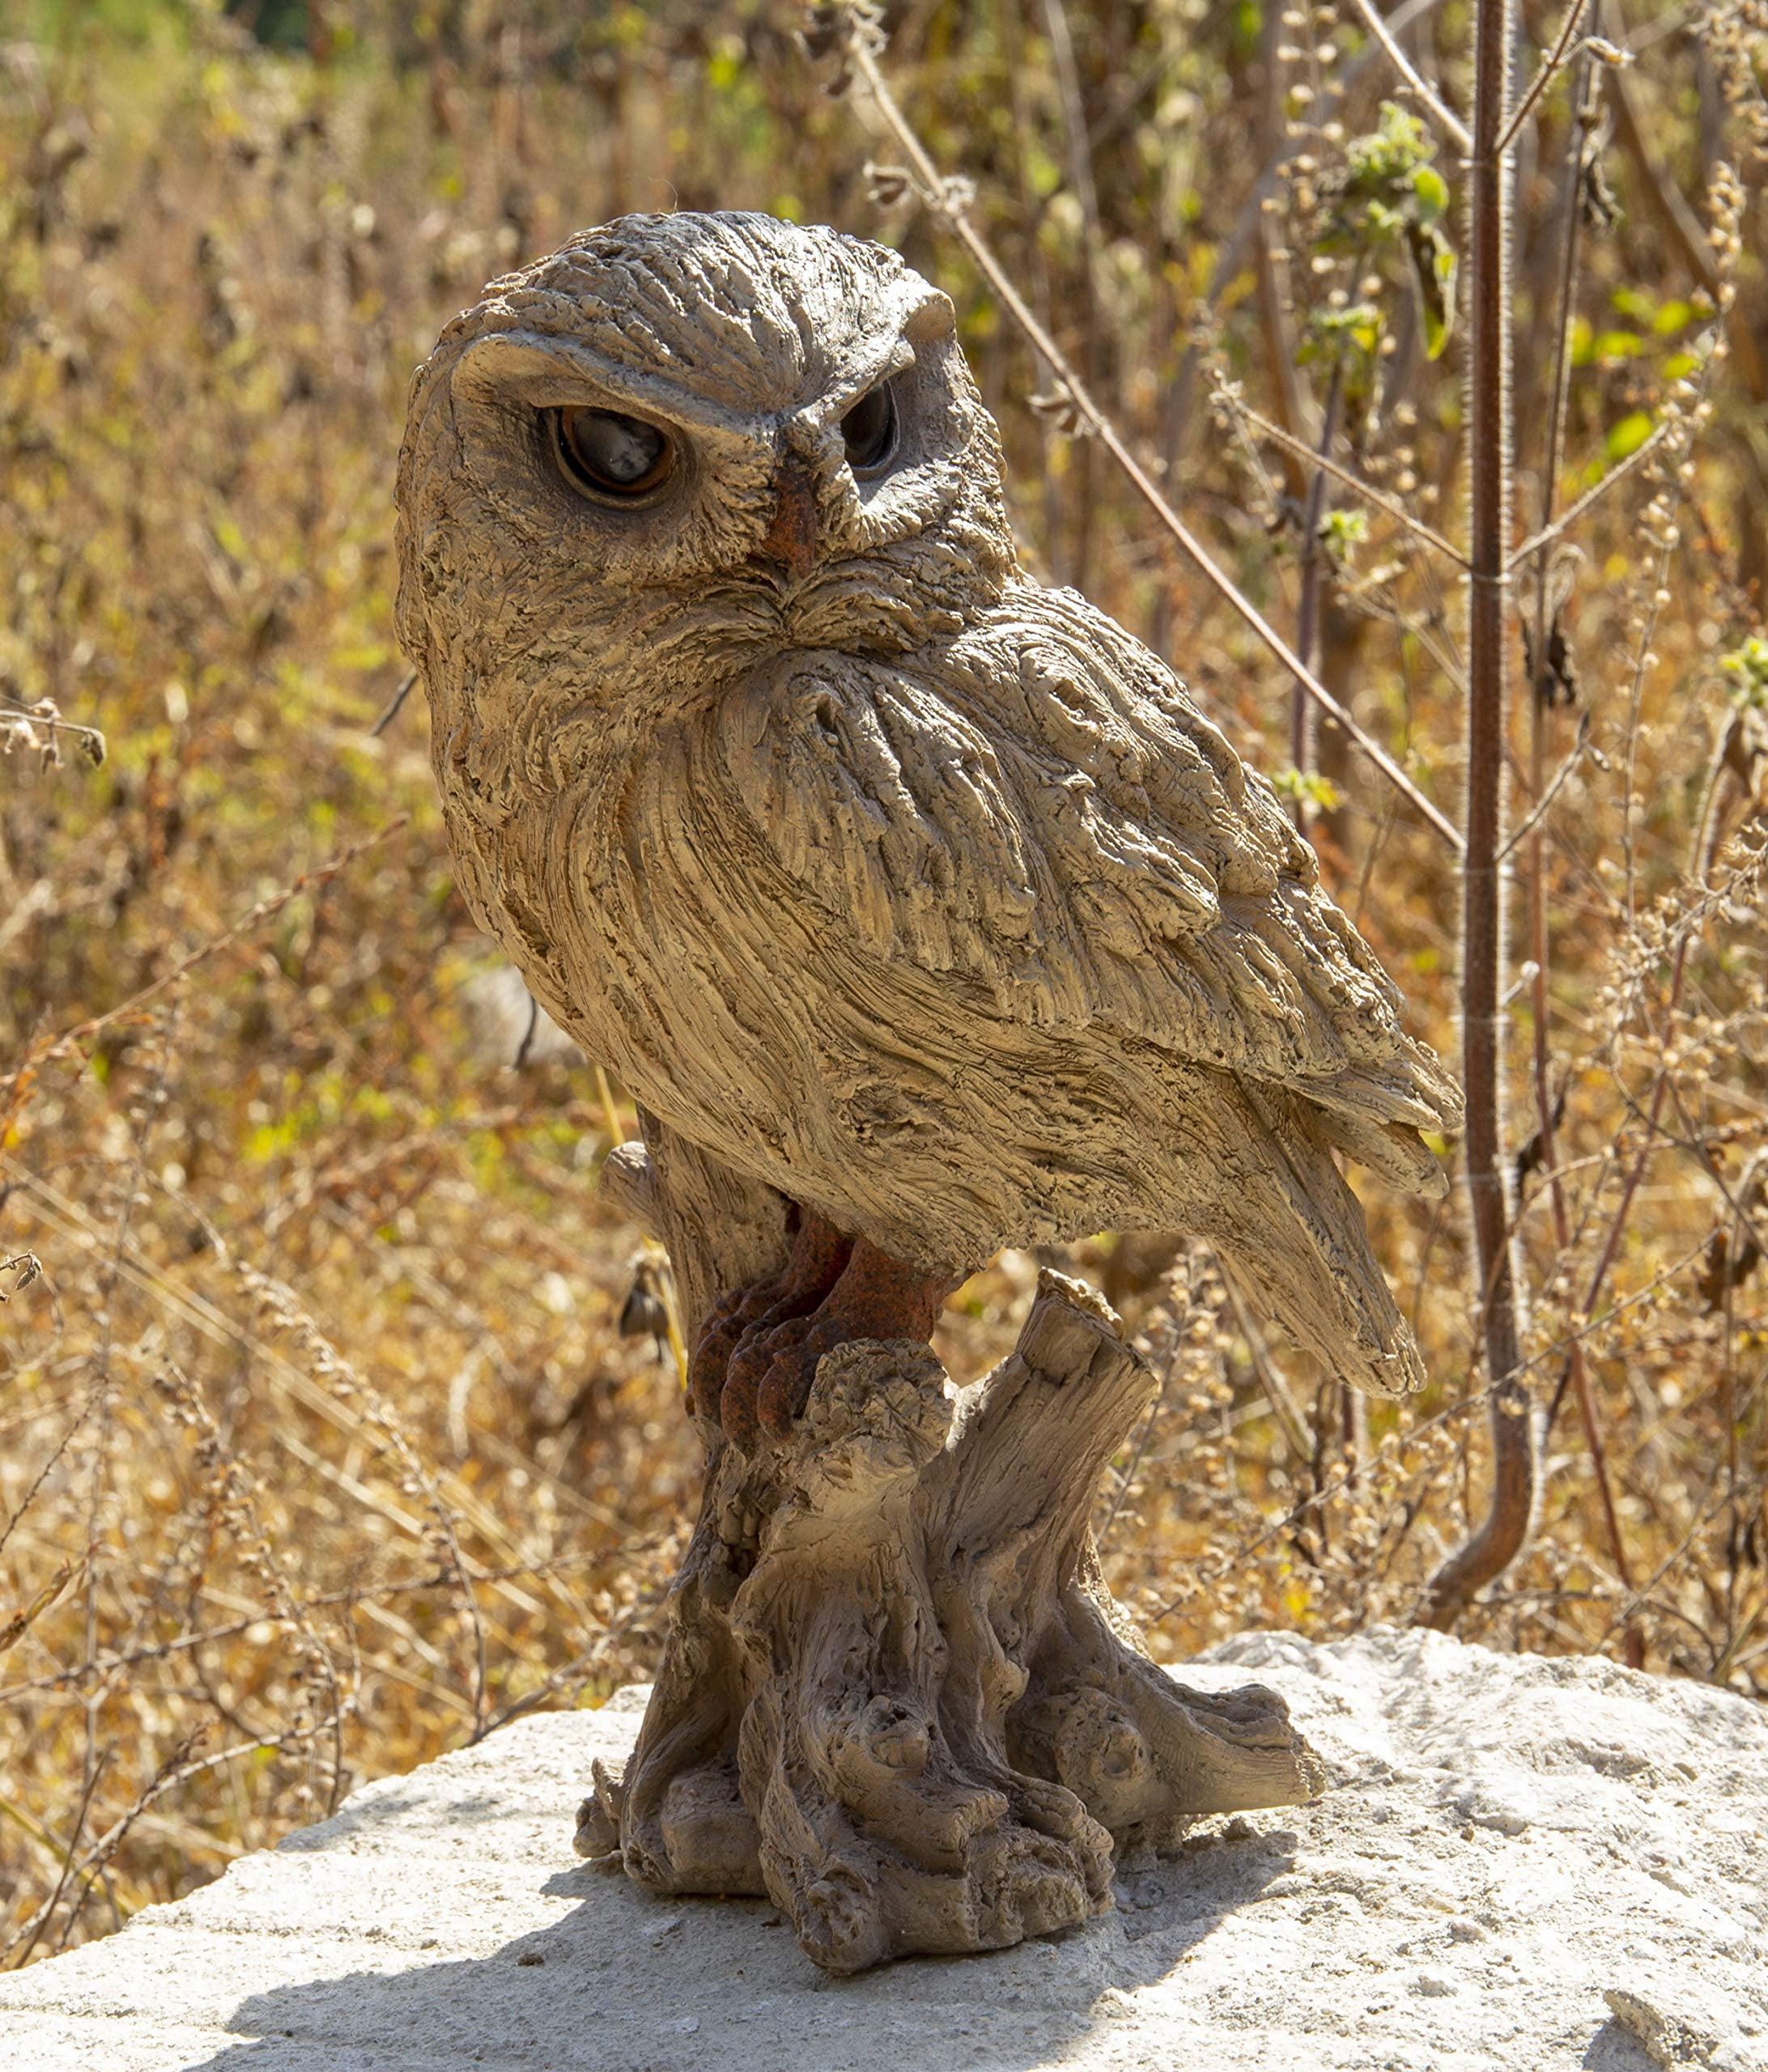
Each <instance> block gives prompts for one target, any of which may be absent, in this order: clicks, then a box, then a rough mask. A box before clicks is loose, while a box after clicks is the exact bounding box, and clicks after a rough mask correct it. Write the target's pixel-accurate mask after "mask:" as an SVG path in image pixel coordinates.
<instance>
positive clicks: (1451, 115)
mask: <svg viewBox="0 0 1768 2072" xmlns="http://www.w3.org/2000/svg"><path fill="white" fill-rule="evenodd" d="M1354 4H1355V6H1356V9H1357V12H1358V15H1359V16H1360V17H1361V18H1362V22H1363V23H1364V25H1365V27H1366V28H1367V29H1368V31H1369V33H1370V34H1371V36H1373V37H1374V38H1375V40H1376V42H1377V43H1379V45H1381V47H1382V49H1383V50H1384V51H1386V52H1387V53H1388V57H1389V58H1390V59H1391V60H1392V64H1393V66H1394V69H1395V70H1396V71H1397V72H1398V73H1399V74H1400V78H1401V79H1404V80H1405V83H1406V84H1407V85H1408V86H1409V87H1411V89H1412V91H1413V93H1415V94H1416V95H1417V97H1418V99H1419V100H1422V102H1423V103H1424V104H1425V106H1426V108H1429V109H1430V113H1431V114H1432V115H1434V117H1436V119H1437V121H1438V122H1439V123H1440V124H1441V125H1442V126H1443V131H1444V133H1445V134H1447V137H1448V138H1449V141H1450V142H1451V143H1452V144H1453V145H1454V146H1455V147H1456V150H1457V151H1460V154H1461V155H1462V156H1463V157H1466V156H1467V155H1468V153H1469V152H1470V151H1472V150H1473V133H1472V132H1471V131H1470V130H1469V129H1468V126H1467V125H1466V124H1465V123H1464V121H1462V120H1461V118H1460V116H1458V115H1457V114H1456V113H1455V112H1454V110H1453V109H1452V108H1450V107H1449V106H1448V105H1447V103H1445V102H1444V101H1443V100H1442V98H1441V97H1440V96H1439V94H1438V93H1437V91H1436V89H1435V88H1434V87H1430V86H1427V85H1426V83H1425V79H1424V75H1423V74H1422V72H1420V71H1419V70H1418V68H1417V66H1416V65H1414V64H1413V62H1412V60H1411V59H1410V58H1409V57H1407V55H1406V53H1405V51H1403V50H1402V49H1400V45H1398V44H1397V43H1396V41H1395V40H1394V36H1393V32H1392V30H1391V29H1389V28H1388V24H1387V23H1386V22H1385V21H1383V19H1382V17H1381V15H1380V14H1379V11H1377V9H1376V8H1375V6H1374V5H1373V0H1354Z"/></svg>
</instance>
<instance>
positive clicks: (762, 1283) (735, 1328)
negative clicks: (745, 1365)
mask: <svg viewBox="0 0 1768 2072" xmlns="http://www.w3.org/2000/svg"><path fill="white" fill-rule="evenodd" d="M852 1242H853V1241H852V1239H851V1238H845V1237H844V1236H843V1235H842V1234H841V1233H840V1232H839V1230H837V1229H835V1226H834V1225H833V1224H831V1223H827V1222H825V1221H823V1219H822V1217H821V1216H818V1214H817V1213H816V1212H815V1211H814V1210H813V1209H808V1208H805V1209H801V1210H800V1212H799V1216H798V1227H797V1230H796V1231H795V1232H794V1233H793V1240H792V1250H791V1251H790V1253H789V1254H788V1255H787V1259H786V1263H785V1265H784V1267H783V1268H782V1270H781V1271H780V1272H779V1273H778V1274H777V1275H776V1276H775V1277H774V1278H773V1279H772V1280H758V1281H754V1282H752V1283H750V1285H749V1286H748V1287H746V1288H733V1289H729V1291H728V1292H727V1293H725V1295H723V1296H722V1297H720V1299H719V1301H717V1303H716V1304H715V1305H714V1306H713V1308H712V1310H711V1312H710V1314H708V1317H707V1319H706V1322H705V1323H704V1324H703V1326H702V1327H701V1330H700V1335H699V1342H698V1343H697V1344H695V1348H694V1355H693V1357H692V1359H691V1361H689V1363H688V1408H689V1410H690V1412H691V1414H692V1415H693V1416H695V1417H700V1418H706V1419H709V1420H710V1419H716V1420H717V1421H718V1422H719V1423H720V1424H721V1425H723V1426H724V1428H725V1437H727V1438H729V1439H730V1440H731V1441H733V1442H734V1443H735V1444H736V1445H737V1446H743V1447H744V1448H745V1450H747V1446H748V1443H749V1442H750V1441H753V1439H754V1396H755V1389H756V1386H758V1385H759V1382H760V1379H761V1373H762V1372H764V1371H765V1362H763V1368H762V1369H761V1370H759V1371H758V1372H757V1373H756V1374H754V1378H753V1379H752V1380H751V1381H750V1382H749V1384H748V1385H747V1386H746V1388H745V1387H742V1386H739V1387H738V1389H737V1391H736V1392H735V1394H734V1395H733V1394H731V1392H730V1384H731V1377H732V1374H733V1370H735V1369H736V1368H737V1363H738V1362H739V1361H742V1359H743V1357H744V1356H745V1353H746V1351H747V1350H748V1348H750V1347H751V1346H752V1345H753V1344H754V1343H755V1341H756V1340H758V1339H759V1338H760V1337H762V1336H763V1335H771V1333H772V1332H773V1331H775V1330H776V1328H777V1327H780V1326H781V1325H783V1324H785V1323H788V1322H789V1321H790V1320H791V1319H793V1318H797V1317H802V1316H804V1315H805V1314H806V1313H807V1312H810V1311H812V1310H815V1309H816V1308H817V1306H818V1304H819V1303H820V1302H821V1301H822V1299H823V1297H825V1296H826V1295H827V1293H828V1292H829V1290H830V1289H831V1288H832V1287H833V1286H834V1285H835V1282H836V1281H837V1280H839V1277H840V1276H841V1273H842V1271H843V1269H844V1267H846V1265H847V1263H848V1255H849V1253H850V1252H851V1250H852ZM727 1400H728V1402H729V1408H728V1409H727V1408H726V1404H727ZM743 1433H747V1439H745V1437H743Z"/></svg>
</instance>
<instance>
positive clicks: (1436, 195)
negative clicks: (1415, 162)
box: [1412, 165, 1449, 228]
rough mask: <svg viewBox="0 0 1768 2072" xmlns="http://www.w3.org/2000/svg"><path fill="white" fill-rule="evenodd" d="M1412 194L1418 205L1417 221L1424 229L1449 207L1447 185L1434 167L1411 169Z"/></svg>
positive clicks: (1422, 166)
mask: <svg viewBox="0 0 1768 2072" xmlns="http://www.w3.org/2000/svg"><path fill="white" fill-rule="evenodd" d="M1412 192H1413V194H1414V195H1415V196H1416V197H1417V203H1418V221H1419V222H1420V223H1422V224H1424V225H1425V226H1426V228H1428V227H1429V226H1430V224H1432V223H1434V222H1435V221H1436V219H1438V217H1439V216H1440V215H1441V214H1443V211H1444V210H1446V209H1447V207H1448V206H1449V184H1448V182H1447V180H1445V179H1444V178H1443V176H1442V174H1441V173H1440V172H1438V171H1437V169H1436V168H1435V167H1434V165H1421V166H1417V167H1416V168H1413V175H1412Z"/></svg>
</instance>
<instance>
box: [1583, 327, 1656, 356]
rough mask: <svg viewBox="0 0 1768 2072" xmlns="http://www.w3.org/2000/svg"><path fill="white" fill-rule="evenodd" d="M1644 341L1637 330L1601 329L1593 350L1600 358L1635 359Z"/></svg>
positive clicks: (1593, 342)
mask: <svg viewBox="0 0 1768 2072" xmlns="http://www.w3.org/2000/svg"><path fill="white" fill-rule="evenodd" d="M1644 343H1645V341H1644V340H1643V338H1641V337H1640V336H1639V334H1638V332H1637V331H1599V332H1597V333H1596V338H1595V339H1594V340H1593V341H1592V346H1591V350H1592V354H1593V355H1594V356H1595V357H1596V359H1599V360H1604V359H1606V360H1617V359H1634V358H1636V357H1637V356H1638V353H1639V351H1640V350H1641V348H1642V347H1643V345H1644Z"/></svg>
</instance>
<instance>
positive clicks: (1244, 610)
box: [848, 36, 1463, 854]
mask: <svg viewBox="0 0 1768 2072" xmlns="http://www.w3.org/2000/svg"><path fill="white" fill-rule="evenodd" d="M848 56H849V58H850V61H851V62H852V66H853V67H854V69H855V70H856V71H857V72H858V73H859V74H860V75H861V78H863V79H864V80H865V84H866V87H867V89H868V91H869V92H870V94H871V96H872V98H873V102H874V103H875V104H876V106H877V108H878V113H879V114H880V116H881V117H882V119H883V121H884V122H885V123H886V125H887V127H888V128H889V129H890V133H891V134H892V135H893V136H894V137H895V139H896V141H897V142H898V144H899V146H901V148H902V150H903V154H904V155H905V156H906V157H907V159H908V161H909V164H910V167H911V168H912V175H913V178H914V181H915V185H916V189H917V190H918V191H919V193H920V196H921V198H922V200H923V201H924V203H925V204H926V206H928V207H929V209H930V210H933V213H934V214H936V215H937V217H938V218H939V219H940V220H941V222H943V223H945V224H946V226H947V227H949V228H950V231H951V232H952V234H953V236H955V237H956V238H957V239H958V241H959V243H960V244H963V247H964V249H965V250H966V251H967V253H969V254H970V257H971V259H972V261H974V262H975V265H976V267H977V269H978V270H979V271H980V273H981V274H982V276H983V278H984V279H985V280H986V281H987V282H988V285H989V287H990V288H991V289H992V291H994V293H995V295H997V297H998V298H999V299H1000V302H1001V306H1002V307H1003V308H1005V310H1006V312H1007V313H1008V314H1009V316H1011V317H1012V319H1013V321H1014V323H1015V324H1017V325H1018V327H1019V329H1020V330H1021V331H1022V333H1024V335H1025V337H1026V338H1027V339H1028V340H1029V341H1030V342H1031V345H1032V346H1033V347H1034V348H1035V350H1037V351H1038V352H1039V353H1041V354H1042V355H1043V357H1044V359H1046V360H1047V361H1048V363H1049V364H1050V367H1051V368H1052V371H1053V372H1054V373H1055V375H1056V378H1057V380H1059V381H1060V383H1061V384H1062V386H1063V387H1064V389H1065V390H1066V391H1067V392H1068V395H1069V400H1070V401H1072V403H1073V406H1074V409H1075V410H1076V412H1077V414H1078V415H1079V417H1080V418H1082V421H1083V422H1085V423H1086V426H1087V427H1089V429H1090V431H1091V432H1092V433H1093V435H1094V437H1095V438H1096V439H1098V440H1099V444H1101V445H1102V446H1103V448H1105V450H1106V452H1108V453H1109V454H1110V455H1111V458H1112V459H1113V460H1114V461H1116V463H1117V465H1118V466H1119V467H1120V468H1121V469H1123V471H1124V474H1125V475H1126V476H1128V478H1129V482H1130V483H1131V486H1133V488H1134V489H1135V490H1136V492H1137V495H1139V496H1140V497H1141V499H1142V501H1143V502H1144V503H1145V504H1146V505H1147V506H1148V507H1149V509H1150V511H1152V512H1154V516H1156V517H1157V518H1158V520H1160V522H1161V524H1162V525H1164V526H1165V528H1166V529H1167V532H1168V533H1170V534H1171V537H1172V538H1173V540H1174V541H1175V542H1176V543H1177V545H1178V546H1179V549H1180V550H1181V551H1182V552H1183V553H1184V554H1185V555H1186V556H1187V558H1188V559H1189V560H1190V561H1191V562H1192V563H1193V565H1194V566H1195V567H1196V569H1197V571H1198V573H1199V574H1200V575H1202V576H1203V578H1204V579H1205V581H1206V582H1208V583H1209V585H1210V586H1211V588H1213V589H1214V590H1215V591H1216V592H1217V594H1218V596H1220V597H1222V598H1223V599H1224V600H1225V601H1226V602H1227V603H1228V604H1229V605H1231V606H1232V607H1233V608H1234V609H1235V611H1236V612H1238V613H1239V616H1240V617H1241V618H1242V619H1243V621H1244V622H1246V624H1247V626H1250V627H1251V629H1252V631H1253V632H1254V633H1256V635H1258V636H1259V638H1260V639H1261V640H1262V641H1263V642H1264V644H1265V646H1266V647H1267V648H1269V650H1270V651H1271V652H1272V653H1273V655H1274V656H1276V657H1277V660H1278V661H1279V662H1281V664H1283V666H1284V668H1285V669H1287V670H1288V671H1289V673H1290V674H1291V675H1292V676H1293V677H1295V678H1296V679H1297V681H1298V682H1299V683H1300V684H1301V685H1302V686H1303V689H1304V690H1306V691H1307V694H1308V696H1309V697H1310V698H1312V699H1313V700H1314V702H1315V704H1316V705H1318V706H1319V707H1320V709H1321V711H1324V712H1327V713H1329V714H1330V715H1331V716H1332V718H1333V719H1334V720H1337V722H1338V724H1339V725H1340V726H1341V727H1342V728H1344V730H1345V733H1346V734H1347V735H1348V736H1349V738H1350V739H1351V740H1352V741H1354V742H1355V743H1356V744H1357V745H1358V748H1360V749H1362V752H1363V754H1365V755H1366V756H1367V757H1368V758H1369V760H1370V761H1371V762H1373V763H1374V764H1375V767H1376V768H1377V769H1378V770H1379V771H1380V772H1381V773H1382V775H1383V776H1384V777H1385V778H1386V779H1388V782H1389V783H1391V784H1392V785H1393V786H1394V787H1395V788H1396V790H1397V791H1399V792H1401V793H1402V794H1403V795H1404V796H1405V798H1406V799H1407V800H1409V802H1410V804H1411V805H1412V806H1413V809H1415V810H1416V811H1417V813H1419V814H1420V815H1421V816H1422V817H1423V818H1424V819H1425V820H1426V821H1428V822H1430V826H1432V827H1434V829H1435V830H1436V831H1437V833H1438V834H1440V835H1441V836H1442V837H1443V840H1444V841H1445V842H1447V843H1448V845H1449V847H1451V849H1453V850H1454V851H1456V853H1457V854H1459V853H1460V851H1461V848H1462V846H1463V845H1462V841H1461V836H1460V830H1458V829H1457V828H1456V826H1455V823H1454V822H1452V821H1451V820H1450V819H1449V818H1448V817H1447V815H1446V814H1445V813H1443V812H1442V811H1441V809H1439V808H1438V807H1437V806H1434V805H1432V804H1431V802H1430V800H1429V799H1427V798H1426V796H1424V794H1423V792H1421V791H1420V790H1419V789H1418V788H1417V785H1416V784H1414V783H1413V781H1412V779H1410V778H1409V776H1407V775H1406V774H1405V771H1403V770H1402V769H1401V768H1400V766H1399V764H1398V763H1396V762H1395V761H1394V759H1393V758H1392V756H1390V755H1389V754H1388V752H1387V750H1386V749H1383V748H1382V747H1381V746H1380V745H1379V743H1378V742H1376V741H1373V740H1371V738H1370V737H1369V736H1368V735H1367V734H1366V733H1365V732H1363V730H1362V728H1361V727H1359V726H1358V724H1357V722H1356V721H1355V720H1354V719H1352V717H1351V716H1350V715H1349V713H1348V712H1347V711H1345V708H1344V707H1343V706H1342V705H1341V704H1340V703H1339V702H1338V700H1337V698H1334V697H1333V695H1332V693H1331V692H1330V691H1329V690H1327V688H1326V686H1324V684H1323V683H1321V682H1320V680H1319V678H1318V677H1315V674H1314V673H1313V672H1312V670H1311V669H1308V668H1307V666H1306V664H1304V663H1303V660H1302V659H1301V657H1300V656H1298V654H1296V652H1294V649H1293V648H1291V647H1290V644H1289V643H1288V642H1287V641H1286V640H1285V639H1284V638H1283V637H1282V635H1281V634H1280V633H1279V632H1278V631H1277V629H1276V628H1275V627H1274V626H1273V625H1272V624H1271V623H1270V622H1269V620H1268V619H1267V618H1265V617H1264V614H1263V613H1261V612H1260V610H1259V609H1258V607H1257V606H1256V605H1254V604H1253V603H1252V600H1251V599H1250V598H1249V597H1246V596H1245V595H1244V593H1243V592H1242V591H1241V590H1240V589H1239V586H1238V585H1237V584H1235V581H1234V580H1233V578H1232V577H1231V576H1230V575H1228V574H1227V572H1226V571H1225V570H1224V569H1222V567H1219V566H1218V564H1217V563H1216V562H1215V560H1214V559H1213V557H1212V556H1211V554H1210V553H1209V550H1208V549H1207V548H1206V547H1205V546H1204V544H1203V542H1202V541H1201V540H1200V539H1198V538H1197V537H1196V534H1195V533H1192V530H1191V529H1190V528H1189V526H1188V525H1187V524H1185V522H1184V520H1183V519H1182V518H1181V517H1180V516H1179V514H1178V512H1176V511H1175V510H1174V509H1173V507H1172V506H1171V504H1170V503H1168V502H1167V499H1166V498H1165V497H1164V496H1163V495H1162V494H1161V492H1160V490H1158V488H1157V487H1156V486H1155V484H1154V481H1153V479H1152V478H1150V475H1149V473H1148V471H1147V470H1146V469H1145V468H1144V467H1143V466H1142V465H1141V462H1140V461H1138V460H1137V458H1136V456H1135V455H1134V454H1133V453H1132V452H1130V450H1129V448H1128V447H1127V446H1126V445H1125V444H1124V441H1123V439H1122V438H1121V437H1120V435H1119V433H1118V431H1117V429H1116V427H1115V426H1114V425H1113V424H1112V423H1111V420H1110V418H1107V416H1106V414H1105V413H1104V412H1103V410H1101V409H1100V408H1099V405H1098V404H1097V403H1096V402H1095V401H1094V400H1093V397H1091V395H1090V393H1088V391H1087V389H1086V384H1084V383H1083V382H1082V380H1081V378H1080V376H1078V375H1077V373H1076V372H1074V369H1073V367H1072V366H1071V365H1070V364H1069V361H1068V359H1067V358H1066V357H1065V355H1064V354H1063V352H1062V350H1061V348H1060V346H1058V345H1057V344H1056V341H1055V340H1054V339H1053V338H1051V336H1050V334H1049V333H1048V331H1046V330H1045V329H1044V328H1043V325H1041V324H1040V323H1039V321H1038V320H1037V318H1036V317H1035V316H1033V314H1032V313H1031V310H1030V309H1029V308H1027V307H1026V303H1025V301H1024V299H1023V298H1022V296H1021V295H1020V294H1019V291H1018V289H1017V288H1015V287H1014V285H1013V282H1012V281H1011V280H1010V279H1009V278H1008V276H1007V273H1006V270H1005V268H1004V267H1003V266H1002V265H1001V261H999V260H998V259H997V258H996V257H995V255H994V253H993V252H992V250H991V249H990V248H989V246H988V244H987V242H986V241H985V240H984V238H983V236H982V235H981V233H980V231H978V230H977V229H976V228H975V226H974V225H973V224H972V223H971V221H970V219H969V215H968V190H967V189H966V188H964V187H963V186H961V185H954V183H952V182H950V181H947V180H945V179H944V178H942V177H941V174H940V172H939V169H938V168H937V166H935V164H934V163H933V160H932V159H930V158H929V156H928V154H927V151H926V147H925V146H924V145H923V144H922V142H921V141H920V138H919V137H918V136H917V135H916V133H915V131H914V130H913V129H912V128H911V127H910V125H909V123H908V121H907V118H906V117H904V115H903V113H902V111H901V109H900V108H898V106H897V105H896V103H895V100H894V99H893V98H892V96H891V94H890V88H889V87H887V86H886V84H885V82H884V77H883V74H882V73H881V72H880V70H878V61H877V58H876V57H875V56H874V54H873V52H872V51H871V50H869V49H868V48H867V47H866V45H865V40H864V39H863V38H861V37H858V36H855V37H853V38H852V40H850V42H849V45H848Z"/></svg>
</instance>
